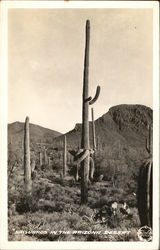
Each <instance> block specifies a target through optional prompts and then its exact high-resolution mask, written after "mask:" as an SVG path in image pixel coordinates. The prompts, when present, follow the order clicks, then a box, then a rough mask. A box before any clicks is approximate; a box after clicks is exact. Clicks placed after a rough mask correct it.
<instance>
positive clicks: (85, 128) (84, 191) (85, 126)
mask: <svg viewBox="0 0 160 250" xmlns="http://www.w3.org/2000/svg"><path fill="white" fill-rule="evenodd" d="M89 43H90V21H89V20H87V21H86V40H85V58H84V72H83V95H82V102H83V104H82V139H81V148H82V149H84V150H85V153H86V152H88V154H86V157H85V159H84V160H83V161H82V162H81V170H82V179H81V203H82V204H85V203H87V201H88V177H89V162H90V159H89V148H90V145H89V119H88V114H89V105H92V104H93V103H94V102H95V101H96V100H97V99H98V96H99V93H100V87H99V86H98V87H97V91H96V95H95V97H94V98H93V99H92V98H91V97H89Z"/></svg>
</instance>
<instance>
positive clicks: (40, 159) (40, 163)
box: [39, 152, 43, 167]
mask: <svg viewBox="0 0 160 250" xmlns="http://www.w3.org/2000/svg"><path fill="white" fill-rule="evenodd" d="M39 165H40V167H42V165H43V163H42V153H41V152H39Z"/></svg>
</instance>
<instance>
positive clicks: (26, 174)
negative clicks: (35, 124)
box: [24, 117, 32, 196]
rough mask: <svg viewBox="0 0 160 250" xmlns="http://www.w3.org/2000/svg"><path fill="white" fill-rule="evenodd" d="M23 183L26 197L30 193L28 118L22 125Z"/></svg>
mask: <svg viewBox="0 0 160 250" xmlns="http://www.w3.org/2000/svg"><path fill="white" fill-rule="evenodd" d="M24 181H25V191H26V195H27V196H30V195H31V191H32V180H31V165H30V141H29V117H26V120H25V125H24Z"/></svg>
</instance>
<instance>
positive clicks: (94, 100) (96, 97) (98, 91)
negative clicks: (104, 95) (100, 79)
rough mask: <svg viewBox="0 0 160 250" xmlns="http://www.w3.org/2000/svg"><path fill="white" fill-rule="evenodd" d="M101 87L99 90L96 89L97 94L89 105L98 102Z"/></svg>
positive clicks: (98, 87)
mask: <svg viewBox="0 0 160 250" xmlns="http://www.w3.org/2000/svg"><path fill="white" fill-rule="evenodd" d="M100 89H101V88H100V86H97V89H96V94H95V96H94V98H92V99H91V100H90V101H89V105H92V104H94V103H95V102H96V101H97V99H98V97H99V95H100Z"/></svg>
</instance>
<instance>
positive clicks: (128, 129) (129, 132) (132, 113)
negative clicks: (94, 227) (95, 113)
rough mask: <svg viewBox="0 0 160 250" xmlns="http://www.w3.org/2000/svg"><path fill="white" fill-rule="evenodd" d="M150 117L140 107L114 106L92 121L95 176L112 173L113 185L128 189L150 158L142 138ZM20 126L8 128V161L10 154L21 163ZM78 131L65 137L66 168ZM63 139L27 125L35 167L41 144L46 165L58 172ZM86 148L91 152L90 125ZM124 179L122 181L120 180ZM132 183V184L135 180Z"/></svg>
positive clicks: (78, 142)
mask: <svg viewBox="0 0 160 250" xmlns="http://www.w3.org/2000/svg"><path fill="white" fill-rule="evenodd" d="M152 116H153V111H152V109H151V108H149V107H146V106H143V105H117V106H114V107H112V108H110V109H109V111H108V112H107V113H105V114H104V115H102V116H101V117H100V118H98V119H97V120H96V121H95V130H96V143H97V150H96V153H95V156H94V159H95V169H96V173H97V175H99V174H103V175H104V176H105V178H106V179H109V177H111V176H113V172H114V173H116V174H114V175H115V176H116V178H117V181H116V182H117V185H118V181H120V183H121V184H120V185H122V183H123V182H124V183H125V185H130V181H131V180H133V179H134V178H137V177H136V176H137V175H138V171H139V167H140V165H141V164H142V161H144V160H145V159H147V158H148V157H150V155H149V154H148V152H147V150H146V138H147V137H148V125H149V124H151V123H152ZM23 126H24V124H23V123H20V122H15V123H13V124H9V125H8V137H9V139H8V141H9V158H13V157H12V156H10V155H11V153H13V154H15V155H16V156H17V158H21V159H23V141H22V140H23ZM81 127H82V126H81V124H79V123H78V124H76V125H75V127H74V129H73V130H71V131H69V132H68V133H66V134H65V135H66V138H67V150H68V154H67V159H68V163H69V166H70V168H71V167H72V164H73V157H71V155H70V153H69V151H72V152H73V151H76V150H77V149H78V148H80V147H81ZM63 139H64V135H62V134H60V133H58V132H56V131H53V130H50V129H45V128H42V127H40V126H38V125H33V124H30V140H31V152H32V155H35V158H36V162H37V164H39V152H40V151H41V152H42V153H43V155H44V147H43V146H44V144H45V148H46V149H47V150H46V153H47V155H48V156H49V157H50V159H51V161H50V162H51V163H50V164H51V165H52V167H53V168H54V169H55V168H56V169H57V170H56V171H60V170H61V169H62V165H63ZM90 148H93V142H92V123H91V122H90ZM31 158H32V156H31ZM21 166H22V165H21ZM124 176H125V178H126V179H125V180H122V179H123V178H122V177H124ZM118 178H119V180H118ZM134 181H135V183H136V180H135V179H134ZM127 183H128V184H127Z"/></svg>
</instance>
